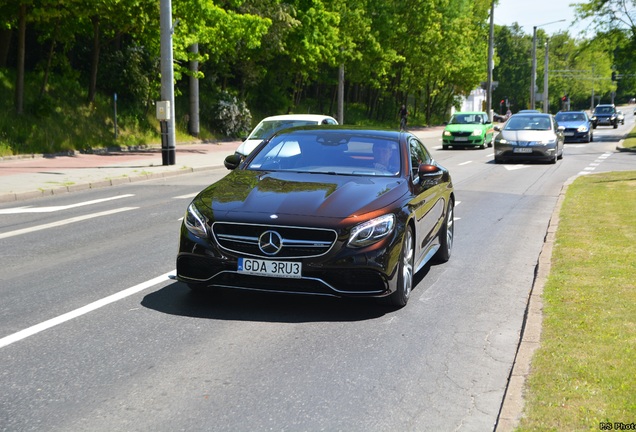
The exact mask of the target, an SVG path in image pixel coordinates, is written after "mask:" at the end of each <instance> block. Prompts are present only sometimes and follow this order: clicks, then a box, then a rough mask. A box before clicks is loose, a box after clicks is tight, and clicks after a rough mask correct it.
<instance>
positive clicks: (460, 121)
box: [442, 111, 495, 150]
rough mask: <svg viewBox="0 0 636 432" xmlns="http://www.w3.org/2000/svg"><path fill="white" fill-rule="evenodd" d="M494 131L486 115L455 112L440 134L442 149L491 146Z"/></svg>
mask: <svg viewBox="0 0 636 432" xmlns="http://www.w3.org/2000/svg"><path fill="white" fill-rule="evenodd" d="M494 134H495V130H494V128H493V124H492V123H491V122H490V121H489V120H488V114H486V113H485V112H481V111H475V112H457V113H455V114H453V115H452V116H451V119H450V121H449V122H448V124H447V125H446V127H445V128H444V132H443V133H442V148H443V149H444V150H446V149H448V148H449V147H479V148H482V149H483V148H486V146H488V147H491V146H492V140H493V138H494Z"/></svg>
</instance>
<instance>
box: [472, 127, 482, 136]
mask: <svg viewBox="0 0 636 432" xmlns="http://www.w3.org/2000/svg"><path fill="white" fill-rule="evenodd" d="M472 135H473V136H480V135H481V129H475V130H474V131H473V133H472Z"/></svg>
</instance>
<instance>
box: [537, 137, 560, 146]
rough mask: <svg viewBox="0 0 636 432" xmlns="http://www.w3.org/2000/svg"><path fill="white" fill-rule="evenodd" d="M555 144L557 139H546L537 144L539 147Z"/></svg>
mask: <svg viewBox="0 0 636 432" xmlns="http://www.w3.org/2000/svg"><path fill="white" fill-rule="evenodd" d="M554 143H556V139H552V138H548V139H544V140H541V141H537V142H536V144H537V145H542V146H544V145H548V144H554Z"/></svg>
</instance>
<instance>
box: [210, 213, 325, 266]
mask: <svg viewBox="0 0 636 432" xmlns="http://www.w3.org/2000/svg"><path fill="white" fill-rule="evenodd" d="M212 234H213V236H214V238H215V240H216V242H217V243H218V244H219V246H221V247H222V248H223V249H225V250H228V251H231V252H234V253H236V254H239V255H244V256H255V257H262V258H273V259H275V258H307V257H316V256H320V255H324V254H326V253H327V252H329V250H330V249H331V248H332V247H333V245H334V244H335V242H336V239H337V233H336V232H335V231H334V230H330V229H324V228H307V227H289V226H279V225H260V224H242V223H232V222H215V223H214V224H213V225H212Z"/></svg>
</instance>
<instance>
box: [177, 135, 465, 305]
mask: <svg viewBox="0 0 636 432" xmlns="http://www.w3.org/2000/svg"><path fill="white" fill-rule="evenodd" d="M225 166H226V167H227V168H228V169H230V170H232V172H231V173H229V174H228V175H227V176H225V177H224V178H222V179H221V180H219V181H217V182H216V183H214V184H212V185H210V186H208V187H207V188H205V189H204V190H203V191H201V192H200V193H199V194H198V195H197V196H196V197H195V198H194V200H193V201H192V202H191V204H190V205H189V206H188V208H187V211H186V214H185V218H184V219H183V222H182V225H181V235H180V242H179V252H178V255H177V279H178V280H180V281H182V282H184V283H186V284H187V285H188V286H189V287H190V288H191V289H193V290H205V289H214V287H224V288H236V289H243V290H257V291H269V292H277V293H289V294H294V293H295V294H312V295H322V296H335V297H380V298H385V299H386V300H387V301H388V303H389V304H391V305H393V306H397V307H401V306H404V305H405V304H406V303H407V301H408V299H409V295H410V293H411V289H412V288H413V284H414V275H415V274H416V273H417V272H418V270H420V269H421V268H422V267H423V266H424V265H425V264H426V263H427V262H428V261H429V260H431V259H435V260H436V261H438V262H445V261H447V260H448V259H449V258H450V256H451V249H452V245H453V236H454V228H453V227H454V225H453V223H454V222H453V219H454V206H455V195H454V190H453V184H452V181H451V176H450V174H449V172H448V171H447V170H446V168H444V167H442V166H441V165H439V164H438V163H437V162H436V161H435V160H433V158H432V157H431V154H430V153H429V152H428V150H427V149H426V147H425V146H424V145H423V144H422V142H421V141H420V140H419V139H418V138H417V137H415V135H413V134H411V133H409V132H400V131H378V130H367V129H351V128H345V127H341V126H334V127H329V126H327V127H317V126H311V127H309V126H307V127H301V128H293V129H285V130H281V131H279V132H278V133H277V134H275V135H274V136H273V137H270V138H269V139H268V140H266V141H265V142H264V143H263V145H261V146H259V147H257V148H256V150H254V151H253V152H252V153H251V154H250V155H249V156H248V157H247V158H246V159H245V160H242V159H241V157H240V156H239V155H230V156H228V157H227V158H226V160H225Z"/></svg>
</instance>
